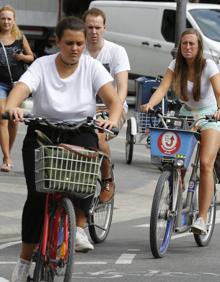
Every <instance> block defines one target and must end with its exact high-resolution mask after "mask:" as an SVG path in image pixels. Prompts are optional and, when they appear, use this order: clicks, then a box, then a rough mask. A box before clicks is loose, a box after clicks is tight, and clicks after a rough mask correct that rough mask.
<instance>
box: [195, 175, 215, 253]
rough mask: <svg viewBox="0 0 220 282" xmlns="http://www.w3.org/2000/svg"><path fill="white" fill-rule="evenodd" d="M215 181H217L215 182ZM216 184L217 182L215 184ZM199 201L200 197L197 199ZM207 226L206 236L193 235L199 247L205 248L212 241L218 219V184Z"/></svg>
mask: <svg viewBox="0 0 220 282" xmlns="http://www.w3.org/2000/svg"><path fill="white" fill-rule="evenodd" d="M214 181H215V180H214ZM215 183H216V182H215ZM195 198H197V200H198V197H195ZM207 218H208V220H207V225H208V231H207V234H206V235H200V234H193V235H194V239H195V241H196V244H197V245H198V246H199V247H205V246H207V245H208V244H209V242H210V241H211V238H212V235H213V232H214V228H215V218H216V184H215V185H214V196H213V199H212V202H211V205H210V207H209V211H208V215H207Z"/></svg>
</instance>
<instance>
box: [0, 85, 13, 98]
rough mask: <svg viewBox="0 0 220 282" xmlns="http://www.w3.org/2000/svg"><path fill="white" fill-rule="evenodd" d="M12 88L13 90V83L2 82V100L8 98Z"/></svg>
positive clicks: (0, 96) (0, 93)
mask: <svg viewBox="0 0 220 282" xmlns="http://www.w3.org/2000/svg"><path fill="white" fill-rule="evenodd" d="M10 90H11V85H8V84H6V83H3V82H0V100H5V99H7V97H8V95H9V92H10Z"/></svg>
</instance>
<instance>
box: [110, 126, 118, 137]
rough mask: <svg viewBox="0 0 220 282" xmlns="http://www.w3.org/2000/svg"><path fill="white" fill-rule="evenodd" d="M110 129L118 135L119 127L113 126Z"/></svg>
mask: <svg viewBox="0 0 220 282" xmlns="http://www.w3.org/2000/svg"><path fill="white" fill-rule="evenodd" d="M111 131H112V132H113V133H114V135H118V133H119V129H118V128H117V127H113V128H112V129H111Z"/></svg>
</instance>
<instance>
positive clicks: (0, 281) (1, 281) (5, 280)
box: [0, 277, 10, 282]
mask: <svg viewBox="0 0 220 282" xmlns="http://www.w3.org/2000/svg"><path fill="white" fill-rule="evenodd" d="M0 282H10V281H9V280H7V279H5V278H3V277H0Z"/></svg>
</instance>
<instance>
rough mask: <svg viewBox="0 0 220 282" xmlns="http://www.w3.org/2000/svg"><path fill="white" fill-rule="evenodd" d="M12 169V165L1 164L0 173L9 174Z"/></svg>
mask: <svg viewBox="0 0 220 282" xmlns="http://www.w3.org/2000/svg"><path fill="white" fill-rule="evenodd" d="M11 169H12V164H7V163H3V164H2V166H1V171H4V172H10V171H11Z"/></svg>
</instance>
